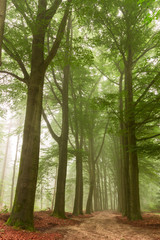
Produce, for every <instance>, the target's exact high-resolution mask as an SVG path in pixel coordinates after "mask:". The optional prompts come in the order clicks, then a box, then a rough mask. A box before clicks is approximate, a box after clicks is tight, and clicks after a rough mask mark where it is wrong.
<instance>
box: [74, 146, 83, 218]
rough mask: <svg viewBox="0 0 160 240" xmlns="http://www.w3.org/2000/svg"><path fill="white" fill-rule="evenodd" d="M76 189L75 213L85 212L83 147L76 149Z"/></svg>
mask: <svg viewBox="0 0 160 240" xmlns="http://www.w3.org/2000/svg"><path fill="white" fill-rule="evenodd" d="M76 151H77V153H76V190H75V200H74V209H73V214H74V215H76V216H78V215H79V214H83V175H82V152H81V151H82V149H76Z"/></svg>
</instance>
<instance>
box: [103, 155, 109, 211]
mask: <svg viewBox="0 0 160 240" xmlns="http://www.w3.org/2000/svg"><path fill="white" fill-rule="evenodd" d="M102 161H103V175H104V210H108V187H107V171H106V165H105V160H104V158H103V157H102Z"/></svg>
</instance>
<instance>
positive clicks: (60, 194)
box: [53, 20, 70, 218]
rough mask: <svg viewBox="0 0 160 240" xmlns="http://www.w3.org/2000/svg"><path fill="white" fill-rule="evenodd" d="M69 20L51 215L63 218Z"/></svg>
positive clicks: (68, 71)
mask: <svg viewBox="0 0 160 240" xmlns="http://www.w3.org/2000/svg"><path fill="white" fill-rule="evenodd" d="M69 49H70V20H68V27H67V37H66V52H65V64H66V65H65V67H64V71H63V73H64V79H63V87H62V132H61V137H60V143H59V166H58V177H57V191H56V200H55V207H54V211H53V216H57V217H60V218H65V185H66V173H67V146H68V130H69V126H68V85H69V79H70V64H69V54H68V52H69V51H70V50H69Z"/></svg>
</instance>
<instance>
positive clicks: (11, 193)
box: [10, 134, 20, 211]
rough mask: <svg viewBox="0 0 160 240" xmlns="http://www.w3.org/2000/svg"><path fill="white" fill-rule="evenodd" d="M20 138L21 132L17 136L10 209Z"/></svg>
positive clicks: (11, 202) (11, 200)
mask: <svg viewBox="0 0 160 240" xmlns="http://www.w3.org/2000/svg"><path fill="white" fill-rule="evenodd" d="M19 139H20V134H19V135H18V137H17V145H16V154H15V159H14V165H13V175H12V186H11V199H10V211H11V209H12V204H13V194H14V182H15V174H16V163H17V158H18V147H19Z"/></svg>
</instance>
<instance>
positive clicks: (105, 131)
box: [95, 119, 109, 163]
mask: <svg viewBox="0 0 160 240" xmlns="http://www.w3.org/2000/svg"><path fill="white" fill-rule="evenodd" d="M108 125H109V119H108V121H107V123H106V127H105V130H104V134H103V139H102V143H101V146H100V149H99V152H98V155H97V157H96V159H95V163H96V162H97V161H98V159H99V156H100V155H101V152H102V149H103V145H104V141H105V137H106V133H107V129H108Z"/></svg>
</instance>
